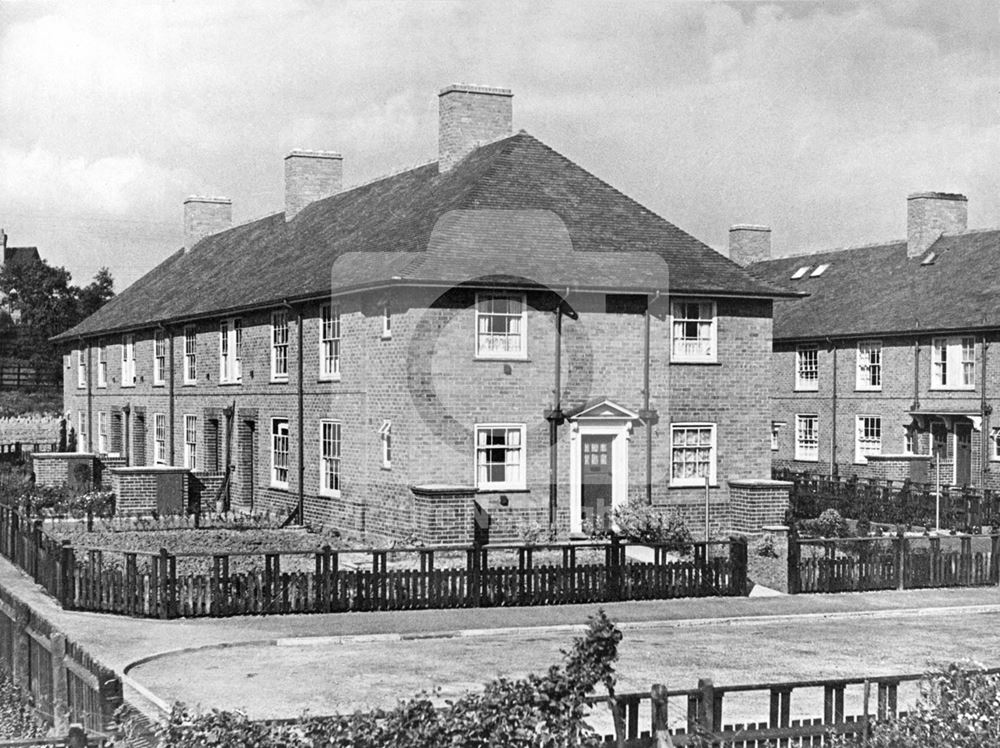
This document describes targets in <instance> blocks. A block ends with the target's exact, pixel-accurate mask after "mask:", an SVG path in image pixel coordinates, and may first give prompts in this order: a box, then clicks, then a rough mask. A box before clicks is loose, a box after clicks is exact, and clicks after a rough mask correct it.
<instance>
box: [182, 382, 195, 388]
mask: <svg viewBox="0 0 1000 748" xmlns="http://www.w3.org/2000/svg"><path fill="white" fill-rule="evenodd" d="M197 386H198V383H197V382H182V383H181V387H197Z"/></svg>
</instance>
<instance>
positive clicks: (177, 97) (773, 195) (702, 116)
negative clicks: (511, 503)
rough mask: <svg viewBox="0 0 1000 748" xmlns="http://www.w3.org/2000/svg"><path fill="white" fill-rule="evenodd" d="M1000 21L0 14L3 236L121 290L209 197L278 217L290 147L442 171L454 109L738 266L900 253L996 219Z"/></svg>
mask: <svg viewBox="0 0 1000 748" xmlns="http://www.w3.org/2000/svg"><path fill="white" fill-rule="evenodd" d="M998 57H1000V3H997V2H995V0H949V2H946V3H941V2H938V1H937V0H929V1H928V2H892V1H891V0H882V1H880V2H820V3H813V2H794V3H751V2H739V3H725V2H703V3H679V2H652V1H651V2H629V3H626V2H615V3H612V2H587V1H586V0H582V1H581V0H572V2H539V1H538V0H532V1H531V2H523V3H522V2H502V3H486V2H450V1H440V2H438V1H434V2H431V1H430V0H424V1H416V2H401V1H400V2H374V1H363V2H340V1H330V2H324V1H321V0H280V1H279V0H269V1H267V2H265V1H263V0H234V1H230V0H212V2H204V0H193V1H191V2H189V1H188V0H169V1H168V0H149V1H144V0H129V1H127V2H104V1H102V0H91V1H88V2H80V1H79V0H73V1H71V2H48V1H47V0H0V227H3V228H4V229H5V230H6V232H7V234H8V236H9V244H11V245H14V246H24V245H35V246H38V248H39V250H40V251H41V253H42V256H43V257H45V258H46V259H48V260H49V261H50V262H51V263H53V264H56V265H64V266H66V267H67V268H68V269H69V270H70V271H71V272H72V273H73V276H74V279H75V280H76V281H77V282H84V281H86V280H87V279H89V278H90V277H91V276H92V275H93V273H94V272H96V270H97V269H98V268H99V267H101V266H108V267H110V268H111V270H112V273H113V274H114V276H115V277H116V279H117V281H118V287H119V290H120V288H121V287H122V286H123V285H126V284H127V283H130V282H132V281H134V280H135V279H136V278H138V277H139V276H141V275H142V274H143V273H144V272H146V271H148V270H149V269H150V268H152V267H153V266H155V265H156V264H157V263H158V262H160V261H161V260H162V259H164V258H165V257H166V256H168V255H169V254H171V253H173V252H174V251H176V250H177V249H178V248H179V247H180V246H182V244H183V240H182V203H183V200H184V197H186V196H187V195H191V194H208V195H224V196H227V197H230V198H232V200H233V217H234V221H235V222H236V223H242V222H245V221H248V220H251V219H254V218H259V217H261V216H264V215H268V214H271V213H275V212H278V211H280V210H282V207H283V183H282V182H283V161H282V159H283V157H284V155H285V154H286V153H287V152H288V151H289V150H291V149H293V148H313V149H327V150H336V151H339V152H341V153H342V154H343V155H344V172H345V182H346V184H347V185H354V184H361V183H364V182H366V181H369V180H371V179H373V178H376V177H379V176H382V175H385V174H388V173H392V172H395V171H399V170H401V169H403V168H407V167H409V166H413V165H416V164H420V163H426V162H428V161H433V160H435V159H436V151H437V93H438V91H439V90H440V89H441V88H442V87H444V86H446V85H447V84H449V83H455V82H465V83H477V84H484V85H494V86H504V87H508V88H510V89H512V90H513V92H514V100H513V101H514V128H515V130H518V129H525V130H527V131H528V132H530V133H531V134H533V135H535V136H536V137H538V138H540V139H541V140H543V141H544V142H545V143H547V144H548V145H550V146H551V147H553V148H554V149H555V150H557V151H559V152H561V153H563V154H564V155H566V156H568V157H569V158H571V159H573V160H574V161H575V162H576V163H578V164H580V165H581V166H583V167H584V168H586V169H588V170H589V171H591V172H593V173H594V174H596V175H598V176H599V177H601V178H602V179H604V180H605V181H607V182H609V183H610V184H612V185H614V186H615V187H617V188H618V189H619V190H621V191H622V192H624V193H625V194H627V195H629V196H630V197H632V198H634V199H636V200H638V201H639V202H641V203H642V204H644V205H646V206H647V207H649V208H651V209H652V210H654V211H655V212H657V213H659V214H660V215H662V216H663V217H664V218H666V219H667V220H669V221H671V222H672V223H674V224H676V225H678V226H680V227H681V228H682V229H684V230H685V231H687V232H689V233H691V234H693V235H694V236H696V237H698V238H699V239H701V240H702V241H704V242H706V243H708V244H709V245H711V246H713V247H715V248H717V249H719V250H720V251H723V252H725V250H726V244H727V240H728V227H729V226H730V225H732V224H734V223H760V224H767V225H769V226H771V227H772V229H773V233H772V244H773V252H774V254H775V255H776V256H780V255H787V254H801V253H806V252H810V251H818V250H822V249H829V248H833V247H840V246H847V245H854V244H863V243H867V242H872V241H880V240H886V239H891V238H901V237H903V236H905V231H906V227H905V221H906V195H907V194H910V193H912V192H918V191H926V190H936V191H946V192H961V193H962V194H965V195H966V196H967V197H968V198H969V225H970V227H972V228H977V227H989V226H1000V75H998V72H1000V71H998Z"/></svg>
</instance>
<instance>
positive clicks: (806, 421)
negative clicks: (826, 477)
mask: <svg viewBox="0 0 1000 748" xmlns="http://www.w3.org/2000/svg"><path fill="white" fill-rule="evenodd" d="M795 459H796V460H802V461H804V462H817V461H818V460H819V417H818V416H815V415H797V416H795Z"/></svg>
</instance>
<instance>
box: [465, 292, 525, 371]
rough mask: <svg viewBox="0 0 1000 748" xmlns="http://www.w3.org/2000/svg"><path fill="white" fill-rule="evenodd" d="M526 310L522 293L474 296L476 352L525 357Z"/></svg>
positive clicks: (493, 355)
mask: <svg viewBox="0 0 1000 748" xmlns="http://www.w3.org/2000/svg"><path fill="white" fill-rule="evenodd" d="M527 324H528V314H527V311H526V304H525V297H524V295H523V294H519V295H511V294H495V293H490V294H479V295H478V296H477V297H476V356H477V357H478V358H525V357H526V356H527V355H528V347H527V343H526V333H527Z"/></svg>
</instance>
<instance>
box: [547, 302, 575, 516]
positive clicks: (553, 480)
mask: <svg viewBox="0 0 1000 748" xmlns="http://www.w3.org/2000/svg"><path fill="white" fill-rule="evenodd" d="M566 296H569V289H568V288H567V289H566ZM564 301H565V297H564V298H562V299H559V300H558V301H557V302H556V309H555V313H556V320H555V321H556V324H555V339H554V341H553V345H554V346H555V348H554V357H555V372H554V376H553V380H554V385H555V389H553V397H552V402H553V406H552V410H550V411H548V412H547V413H546V414H545V418H546V420H547V421H548V422H549V531H550V532H555V531H556V510H557V507H558V505H559V425H560V424H561V423H562V422H563V414H562V317H563V303H564Z"/></svg>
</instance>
